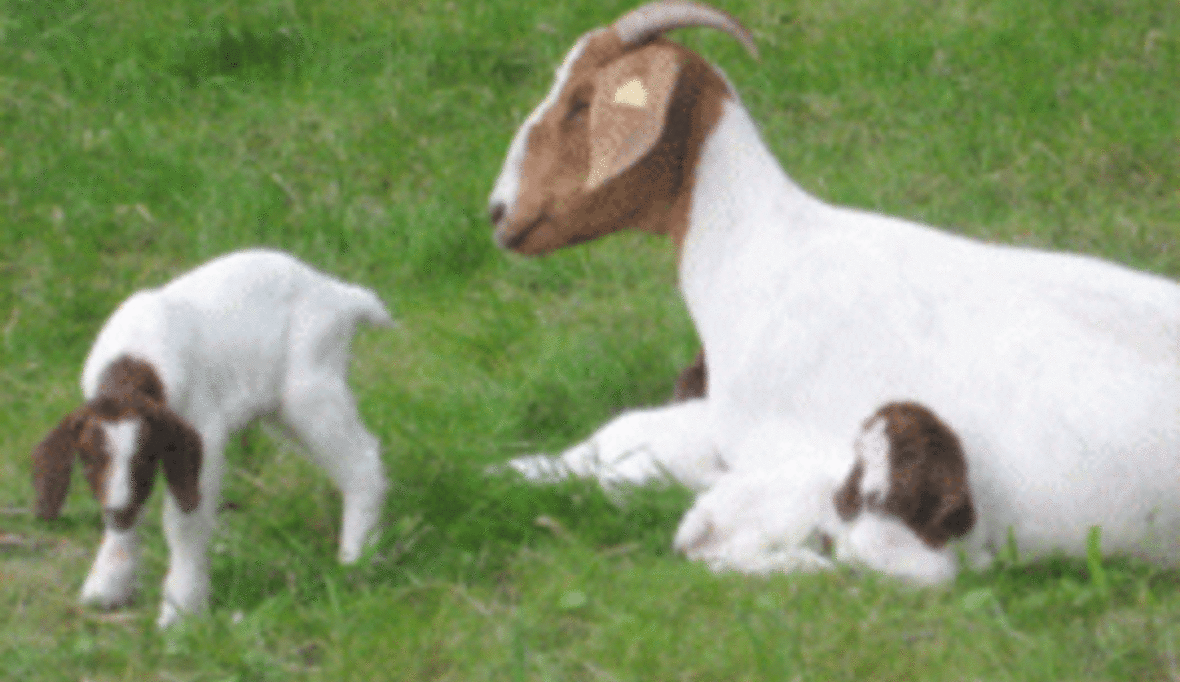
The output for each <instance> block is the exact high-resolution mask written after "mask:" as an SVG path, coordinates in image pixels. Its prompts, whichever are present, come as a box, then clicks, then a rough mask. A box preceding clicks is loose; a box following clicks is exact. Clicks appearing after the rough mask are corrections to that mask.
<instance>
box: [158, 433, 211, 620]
mask: <svg viewBox="0 0 1180 682" xmlns="http://www.w3.org/2000/svg"><path fill="white" fill-rule="evenodd" d="M201 440H202V444H203V450H204V452H203V457H202V460H201V467H200V475H199V482H198V484H199V488H200V500H199V501H198V503H197V506H196V508H195V509H193V510H192V511H191V512H184V511H183V510H182V509H181V506H180V503H179V502H178V501H177V498H176V496H175V495H174V494H173V492H172V490H171V488H169V489H168V490H167V491H166V493H165V495H164V539H165V540H166V541H167V543H168V574H167V575H166V576H165V577H164V589H163V599H162V602H161V604H160V617H159V618H158V619H157V620H156V624H157V625H158V626H159V627H161V628H165V627H168V626H169V625H171V624H173V623H175V622H176V621H177V620H179V619H180V618H181V616H183V615H184V614H186V613H196V612H200V611H204V610H205V608H206V607H207V606H208V603H209V539H210V537H211V536H212V534H213V527H214V520H215V519H214V514H216V512H217V504H218V500H220V498H221V478H222V473H223V469H224V466H225V453H224V450H223V448H224V445H225V437H224V436H220V437H218V436H217V435H213V436H209V435H204V434H203V435H202V439H201Z"/></svg>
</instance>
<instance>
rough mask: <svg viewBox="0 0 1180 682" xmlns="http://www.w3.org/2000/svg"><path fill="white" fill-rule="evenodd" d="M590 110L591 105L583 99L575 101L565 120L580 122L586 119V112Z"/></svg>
mask: <svg viewBox="0 0 1180 682" xmlns="http://www.w3.org/2000/svg"><path fill="white" fill-rule="evenodd" d="M589 108H590V103H589V102H587V101H586V100H582V99H578V100H574V101H573V102H572V103H571V104H570V110H569V113H567V114H566V115H565V120H567V121H580V120H581V119H582V118H584V117H585V114H586V110H587V109H589Z"/></svg>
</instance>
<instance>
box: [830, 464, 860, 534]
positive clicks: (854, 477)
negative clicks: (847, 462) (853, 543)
mask: <svg viewBox="0 0 1180 682" xmlns="http://www.w3.org/2000/svg"><path fill="white" fill-rule="evenodd" d="M864 473H865V465H864V462H863V461H861V459H860V458H857V460H856V464H855V465H853V467H852V471H849V472H848V477H847V478H845V479H844V483H843V484H841V485H840V488H839V489H838V490H836V492H835V493H834V494H833V495H832V503H833V504H834V505H835V506H836V513H837V514H839V515H840V519H841V520H843V521H851V520H853V519H855V518H856V517H857V516H858V515H859V514H860V509H861V507H862V506H863V505H864V500H862V499H861V495H860V483H861V480H862V479H863V478H864Z"/></svg>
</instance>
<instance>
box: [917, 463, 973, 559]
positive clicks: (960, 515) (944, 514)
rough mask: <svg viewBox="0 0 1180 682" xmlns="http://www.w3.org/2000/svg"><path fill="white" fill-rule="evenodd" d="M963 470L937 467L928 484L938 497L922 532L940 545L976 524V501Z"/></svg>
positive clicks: (964, 532) (966, 531)
mask: <svg viewBox="0 0 1180 682" xmlns="http://www.w3.org/2000/svg"><path fill="white" fill-rule="evenodd" d="M964 473H965V472H963V471H947V470H945V469H944V470H943V471H939V472H938V476H937V477H935V478H936V480H932V481H928V483H927V485H928V486H929V487H930V488H931V489H932V491H933V493H934V494H935V495H936V496H937V497H938V503H937V505H936V506H935V508H934V514H933V515H932V516H931V517H930V521H929V522H928V523H927V524H926V528H925V530H924V532H923V533H922V535H923V536H924V537H927V538H929V539H930V541H931V543H932V544H934V545H935V546H939V545H941V544H943V543H945V542H947V541H948V540H950V539H951V538H957V537H959V536H962V535H966V534H967V533H968V532H969V531H970V530H971V529H972V528H973V527H974V526H975V505H974V504H972V502H971V492H970V490H969V489H968V487H967V480H966V477H965V475H964Z"/></svg>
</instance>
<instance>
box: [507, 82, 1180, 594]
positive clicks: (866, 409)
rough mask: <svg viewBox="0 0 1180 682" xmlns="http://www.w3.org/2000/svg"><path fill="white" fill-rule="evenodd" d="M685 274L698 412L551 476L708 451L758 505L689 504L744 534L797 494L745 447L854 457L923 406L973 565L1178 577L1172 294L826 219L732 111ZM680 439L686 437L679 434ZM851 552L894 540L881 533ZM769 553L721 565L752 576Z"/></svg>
mask: <svg viewBox="0 0 1180 682" xmlns="http://www.w3.org/2000/svg"><path fill="white" fill-rule="evenodd" d="M558 89H559V88H558V87H556V86H555V88H554V91H556V90H558ZM516 166H517V167H519V159H517V160H516ZM504 173H508V174H511V170H510V168H509V167H507V166H506V167H505V170H504ZM502 178H503V176H502ZM517 187H518V183H517V184H514V183H509V182H507V181H505V180H503V179H502V180H501V181H500V182H498V183H497V186H496V191H495V192H494V193H493V196H492V200H493V203H495V202H503V203H504V204H505V206H506V210H507V212H508V213H509V214H511V211H512V207H513V203H514V202H515V200H516V196H517V195H516V193H515V192H512V193H509V189H512V188H517ZM679 272H680V288H681V291H682V293H683V295H684V299H685V301H686V302H687V304H688V308H689V312H690V314H691V316H692V319H693V321H694V323H695V325H696V328H697V331H698V333H699V335H700V338H701V340H702V343H703V345H704V348H705V352H706V356H707V362H708V372H709V387H708V397H707V398H705V399H704V400H703V401H701V403H700V405H697V404H691V405H687V404H674V405H670V406H667V407H663V408H658V409H654V410H645V411H643V412H642V413H641V414H642V415H643V417H642V420H641V421H639V422H634V421H633V420H635V419H636V417H635V414H636V413H626V414H623V415H621V416H619V417H618V418H617V419H616V420H614V421H612V422H610V423H608V424H606V425H605V426H603V427H602V428H601V429H599V431H598V432H597V433H595V434H593V435H592V436H591V437H590V438H589V439H588V440H587V441H585V442H584V443H582V444H580V445H577V446H575V447H573V448H571V449H570V450H568V451H567V452H566V453H565V454H563V455H562V456H561V457H560V461H561V462H562V463H564V464H565V465H566V466H567V467H568V468H569V469H570V470H573V471H575V472H578V473H582V472H581V470H580V465H579V462H581V461H583V460H584V458H585V453H586V452H590V451H592V452H594V453H596V457H597V458H598V460H600V461H606V462H613V461H617V460H619V459H620V458H621V457H622V456H623V455H624V454H626V453H630V452H635V451H637V450H641V449H642V451H643V452H644V453H645V454H644V457H645V461H646V462H648V465H646V466H644V467H636V468H632V469H630V470H629V471H622V470H620V469H617V468H616V469H614V470H613V471H614V472H615V473H612V474H610V476H609V477H606V476H604V478H609V479H610V480H614V478H615V477H617V475H622V476H624V477H630V478H631V480H634V481H636V482H642V481H644V480H647V479H648V478H650V477H651V475H652V474H651V472H652V471H657V470H659V471H668V472H678V471H693V470H694V469H695V468H696V466H695V465H694V464H693V462H698V461H699V460H700V453H701V452H702V451H706V450H707V451H709V452H714V453H716V454H717V456H718V457H719V459H720V461H721V462H722V463H723V464H724V465H725V467H727V468H728V470H729V473H725V474H723V475H721V476H720V478H719V481H718V483H717V485H718V486H723V485H724V486H727V488H726V489H727V490H728V489H729V488H730V487H733V486H738V487H740V486H752V487H753V489H754V490H755V491H757V494H756V495H755V494H753V493H751V494H739V493H738V492H736V491H732V490H731V491H730V492H727V493H725V495H726V496H728V497H726V496H723V495H722V493H718V494H717V496H716V497H713V498H710V497H707V496H702V498H701V500H700V501H699V502H698V504H699V505H700V504H706V505H709V504H711V505H713V506H725V505H731V506H732V508H730V509H729V514H730V518H731V520H732V522H733V523H734V524H736V526H737V527H736V528H735V530H734V532H735V533H742V532H756V531H754V530H751V529H756V528H757V527H775V524H778V525H780V526H781V522H780V521H775V520H774V518H771V517H773V515H774V514H778V513H781V512H783V511H784V510H783V509H780V508H777V507H775V506H774V505H764V507H763V508H764V509H765V510H766V514H767V515H768V516H767V517H766V518H762V517H758V515H757V514H751V513H749V512H747V511H744V510H743V509H740V508H739V506H740V504H748V503H750V501H751V500H757V499H759V496H768V497H774V496H778V497H782V496H783V495H796V496H797V495H800V494H802V493H801V492H800V491H799V490H798V486H799V485H801V484H799V483H798V482H797V480H796V478H794V477H792V476H786V475H784V476H778V477H768V478H763V474H766V473H767V472H770V471H772V470H773V468H774V467H775V466H776V462H775V461H774V458H773V457H770V458H769V459H768V457H767V456H766V453H765V452H761V451H757V450H754V451H750V450H748V449H744V448H743V447H742V440H743V438H744V435H745V434H746V433H747V432H749V431H750V430H751V429H755V430H756V429H758V428H760V427H762V426H764V425H765V424H768V423H771V422H776V421H790V422H793V423H801V424H807V425H808V426H809V427H810V428H812V429H816V430H819V431H821V432H824V433H828V434H833V435H834V436H836V437H839V438H851V436H852V434H854V433H856V431H857V428H858V425H859V422H860V421H861V420H863V419H864V418H865V416H866V415H869V414H871V413H872V412H873V411H874V410H875V409H876V408H877V407H878V406H880V405H881V404H883V403H885V402H888V401H889V400H893V399H907V400H916V401H918V402H921V403H923V404H925V405H927V406H929V407H930V408H932V409H933V410H935V411H936V412H937V413H938V414H939V415H941V416H942V417H943V418H945V419H946V421H947V422H948V423H950V424H951V425H953V427H954V428H955V429H956V430H957V432H958V434H959V436H960V438H961V441H962V445H963V448H964V452H965V456H966V459H967V462H968V465H969V482H970V486H971V489H972V493H973V496H974V499H975V502H976V508H977V511H978V512H979V522H978V523H977V524H976V526H975V529H974V530H973V531H972V533H971V534H970V535H969V536H968V538H967V545H968V547H967V549H968V550H969V552H970V553H971V554H972V555H974V556H983V555H984V554H985V552H986V550H987V549H989V548H994V547H996V546H1001V545H1003V544H1004V543H1005V541H1006V538H1007V533H1008V530H1009V529H1011V530H1012V532H1013V534H1014V537H1015V539H1016V542H1017V545H1018V547H1019V548H1020V550H1021V551H1022V552H1026V553H1028V554H1030V555H1034V556H1035V555H1041V554H1044V553H1048V552H1052V551H1055V550H1062V551H1065V552H1067V553H1071V554H1084V552H1085V546H1086V535H1087V531H1088V529H1089V528H1090V527H1091V526H1094V525H1098V526H1101V527H1102V529H1103V541H1104V548H1103V549H1104V550H1106V551H1111V552H1120V553H1133V554H1138V555H1141V556H1144V557H1147V558H1150V559H1154V560H1160V561H1163V562H1166V563H1169V564H1177V563H1180V491H1178V488H1177V478H1176V472H1177V471H1180V286H1178V285H1177V284H1176V283H1174V282H1172V281H1170V280H1168V279H1165V278H1163V277H1160V276H1158V275H1153V274H1149V273H1145V272H1139V271H1135V270H1132V269H1130V268H1127V267H1124V266H1121V265H1117V264H1114V263H1110V262H1106V261H1102V260H1099V259H1096V258H1092V257H1089V256H1082V255H1072V254H1064V253H1051V252H1046V251H1040V250H1034V249H1028V248H1016V247H1011V246H1001V245H993V244H987V243H983V242H979V241H976V240H972V239H967V238H964V237H959V236H956V235H953V234H950V233H947V232H943V231H939V230H936V229H933V228H931V227H928V226H925V225H921V224H918V223H914V222H911V221H907V220H903V219H900V218H892V217H888V216H884V215H880V214H876V213H872V212H868V211H863V210H857V209H853V208H845V207H840V206H833V205H830V204H827V203H825V202H823V201H821V200H820V199H818V198H816V197H813V196H811V195H809V194H808V193H807V192H805V191H804V190H803V189H802V188H800V187H799V186H798V185H796V184H795V183H794V182H792V181H791V180H790V179H789V178H788V177H787V175H786V174H785V173H784V172H783V170H782V169H781V167H780V166H779V164H778V161H777V160H776V159H775V158H774V157H773V156H772V155H771V153H770V151H769V150H768V149H767V148H766V146H765V145H764V144H763V142H762V140H761V139H760V137H759V135H758V132H757V128H756V126H755V124H754V122H753V121H752V120H751V119H750V116H749V115H748V114H747V112H746V110H745V109H744V108H743V106H742V104H741V102H740V101H739V100H738V99H737V98H736V97H735V98H734V99H732V100H729V101H727V102H725V103H724V105H723V112H722V114H721V117H720V120H719V121H718V123H717V125H716V127H715V129H714V130H713V131H712V133H711V134H710V136H709V137H708V139H707V140H706V142H705V145H704V149H703V152H702V155H701V157H700V159H699V161H698V164H697V168H696V183H695V189H694V194H693V199H692V207H691V211H690V215H689V226H688V231H687V236H686V239H685V243H684V245H683V249H682V254H681V261H680V266H679ZM689 412H692V415H689ZM700 414H703V418H700V419H696V417H697V416H699V415H700ZM694 420H695V421H694ZM686 421H694V426H693V428H692V430H691V431H689V432H686V433H685V434H683V436H682V437H680V438H678V437H676V436H674V435H670V433H672V432H674V431H675V430H677V429H681V428H683V425H684V424H685V423H686ZM619 424H628V425H629V426H628V427H627V428H621V427H619V426H618V425H619ZM640 426H641V427H640ZM620 434H625V436H626V437H620ZM685 439H687V442H686V440H685ZM789 450H790V449H789V448H788V449H787V451H788V452H789ZM537 461H538V460H536V459H532V460H529V462H530V464H529V466H530V467H532V468H533V469H539V467H538V466H537V465H536V462H537ZM522 468H523V467H522ZM554 468H559V467H554ZM729 477H737V478H733V479H730V478H729ZM695 480H699V477H696V479H695ZM695 480H694V481H693V482H692V483H693V484H695ZM776 485H777V486H781V491H778V492H776V491H775V490H774V489H773V488H774V486H776ZM711 500H712V501H711ZM723 500H732V501H729V502H726V501H723ZM737 500H745V502H741V503H740V504H739V502H738V501H737ZM798 504H799V505H802V507H800V508H793V507H792V508H790V509H787V510H785V511H786V512H788V513H789V515H794V516H800V515H801V516H807V517H808V518H810V517H811V516H814V509H815V502H814V500H807V501H800V502H798ZM694 511H695V510H694ZM692 514H693V512H690V514H689V516H688V517H686V523H687V522H688V519H690V518H691V517H692ZM682 530H683V529H682ZM796 530H797V529H794V528H793V527H792V528H791V529H790V532H791V533H795V532H796ZM784 532H786V530H784ZM852 538H853V540H852V541H853V544H854V545H855V544H859V545H861V546H866V547H867V546H872V545H874V543H885V544H886V545H889V544H890V543H892V542H894V541H895V540H896V538H895V537H894V536H893V531H892V530H891V529H890V528H888V527H886V525H877V526H872V525H871V524H870V525H865V526H864V527H863V528H862V529H861V530H860V531H859V532H858V533H853V535H852ZM907 552H908V551H900V550H899V553H898V555H897V559H896V560H890V561H887V562H885V563H886V564H887V566H886V568H885V570H887V571H889V572H895V573H899V574H921V575H919V576H918V577H919V578H922V576H925V577H926V578H929V579H943V578H946V577H949V575H953V570H947V569H946V567H945V566H942V567H941V568H938V569H937V570H933V571H929V572H923V571H922V570H917V569H914V568H913V566H912V565H911V564H912V563H913V562H912V561H910V559H912V558H913V557H916V556H917V553H916V552H917V550H914V551H912V552H908V553H907ZM770 553H771V550H769V549H766V550H756V551H745V552H744V553H738V554H735V555H733V556H730V557H728V558H726V559H725V561H726V562H727V565H730V566H732V567H734V568H738V569H742V570H752V571H754V570H761V567H763V566H765V565H766V564H767V563H768V562H771V563H773V561H772V559H773V557H771V554H770Z"/></svg>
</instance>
